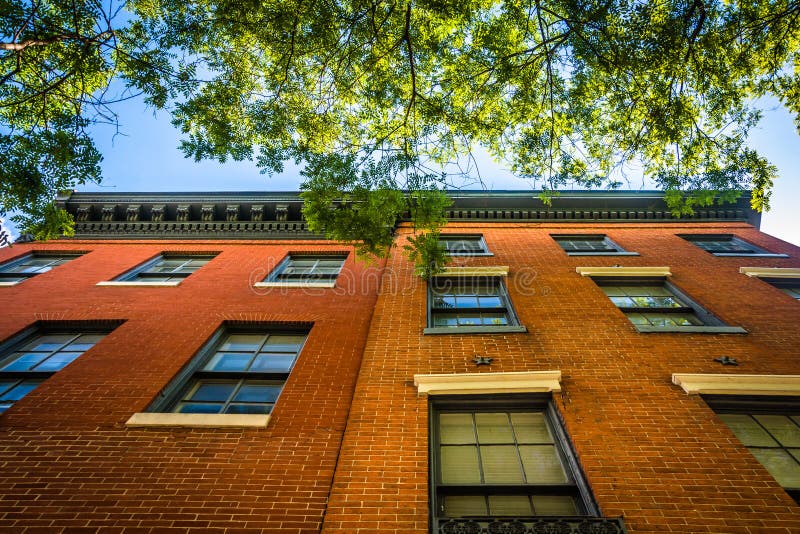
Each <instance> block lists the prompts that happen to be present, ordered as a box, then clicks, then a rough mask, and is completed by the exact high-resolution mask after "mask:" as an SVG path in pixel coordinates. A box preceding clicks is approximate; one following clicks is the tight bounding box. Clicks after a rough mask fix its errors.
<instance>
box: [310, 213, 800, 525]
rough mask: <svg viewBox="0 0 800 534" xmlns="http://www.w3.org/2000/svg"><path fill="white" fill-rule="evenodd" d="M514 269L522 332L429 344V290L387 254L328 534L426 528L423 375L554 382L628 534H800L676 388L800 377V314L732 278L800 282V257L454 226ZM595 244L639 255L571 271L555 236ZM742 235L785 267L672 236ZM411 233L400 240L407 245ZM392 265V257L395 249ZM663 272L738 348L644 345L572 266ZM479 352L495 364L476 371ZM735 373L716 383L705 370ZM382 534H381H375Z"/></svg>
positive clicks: (663, 240)
mask: <svg viewBox="0 0 800 534" xmlns="http://www.w3.org/2000/svg"><path fill="white" fill-rule="evenodd" d="M448 231H452V232H462V233H463V232H471V233H479V232H480V233H483V234H484V236H485V238H486V241H487V243H488V246H489V248H490V250H491V252H493V253H494V256H493V257H485V258H484V257H479V258H468V259H465V258H462V259H457V260H456V261H455V264H456V265H508V266H510V273H509V277H508V280H507V286H508V291H509V294H510V298H511V300H512V302H513V305H514V307H515V309H516V311H517V314H518V316H519V319H520V322H521V323H522V324H523V325H525V326H526V327H527V328H528V333H512V334H493V335H422V329H423V328H424V326H425V323H426V290H425V285H424V284H423V283H421V282H420V281H419V280H417V279H415V278H414V277H413V272H412V267H411V265H409V263H408V262H407V261H406V260H405V259H404V258H403V257H402V256H401V255H400V254H399V253H395V254H394V255H393V257H392V258H391V259H390V260H389V262H388V264H387V270H386V271H385V273H384V275H383V276H384V279H383V285H382V287H381V292H380V295H379V297H378V302H377V305H376V309H375V316H374V319H373V322H372V326H371V327H370V331H369V337H368V340H367V346H366V349H365V353H364V358H363V360H362V367H361V372H360V374H359V378H358V382H357V385H356V392H355V397H354V402H353V407H352V409H351V412H350V418H349V421H348V426H347V430H346V432H345V437H344V442H343V446H342V451H341V455H340V459H339V462H338V464H337V469H336V474H335V477H334V487H333V493H332V495H331V498H330V502H329V505H328V511H327V513H326V516H325V522H324V525H323V532H325V533H326V534H333V533H348V534H352V533H372V532H377V531H380V532H381V533H396V534H412V533H419V534H423V533H426V532H427V531H428V530H427V529H428V480H427V479H428V421H427V417H428V415H427V410H428V401H427V399H426V398H424V397H419V396H417V392H416V389H415V388H414V386H413V377H414V375H415V374H422V373H467V372H486V373H490V372H505V371H544V370H554V369H560V370H561V372H562V374H563V380H562V388H563V391H562V392H561V393H559V394H556V395H555V396H554V397H555V398H554V401H555V404H556V407H557V409H558V411H559V413H560V414H561V416H562V417H563V419H564V425H565V429H566V431H567V433H568V435H569V436H570V438H571V441H572V443H573V447H574V449H575V452H576V454H577V456H578V459H579V461H580V463H581V465H582V466H583V469H584V471H585V475H586V478H587V480H588V482H589V485H590V486H591V488H592V490H593V493H594V496H595V498H596V500H597V502H598V504H599V506H600V509H601V511H602V513H603V515H605V516H608V517H616V516H620V515H624V517H625V521H626V524H627V526H628V529H629V531H630V532H631V533H635V534H638V533H663V532H679V533H695V532H697V533H699V532H717V533H739V532H742V533H745V532H747V533H772V532H775V533H777V532H781V533H789V532H800V508H798V507H797V506H796V505H795V504H794V502H793V501H792V500H791V499H790V498H789V497H788V496H787V495H786V493H785V492H784V491H783V490H782V489H781V488H780V486H779V485H778V484H777V483H776V482H775V481H774V480H773V478H772V477H771V476H770V475H769V474H768V473H767V471H766V470H765V469H764V468H763V467H761V465H760V464H759V463H758V462H757V461H756V460H755V459H754V458H753V457H752V456H751V455H750V453H749V452H748V451H747V450H746V449H745V448H744V447H742V446H741V444H739V442H738V441H737V440H736V438H735V437H734V436H733V434H732V433H731V432H730V431H729V430H728V429H727V427H726V426H725V425H724V424H723V423H722V422H721V421H720V420H719V419H718V418H717V416H716V415H715V414H714V413H713V412H712V411H711V410H710V409H709V408H708V407H707V406H706V405H705V404H704V402H703V401H702V400H701V399H700V398H698V397H689V396H687V395H686V394H684V393H683V391H682V390H681V389H680V388H678V387H677V386H674V385H672V384H671V375H672V373H687V372H696V373H742V374H761V373H763V374H800V363H798V362H800V330H799V329H798V326H797V325H798V319H800V303H798V302H796V301H794V300H793V299H791V298H790V297H788V296H787V295H784V294H783V293H781V292H780V291H779V290H777V289H775V288H773V287H772V286H770V285H768V284H766V283H764V282H763V281H760V280H758V279H754V278H748V277H747V276H745V275H742V274H739V272H738V269H739V267H740V266H771V267H800V249H798V248H797V247H794V246H791V245H789V244H787V243H784V242H781V241H779V240H777V239H774V238H772V237H770V236H767V235H765V234H762V233H760V232H758V231H756V230H755V229H753V228H752V227H750V226H747V225H745V224H738V223H706V224H674V223H673V224H631V223H618V224H560V225H559V224H544V223H543V224H525V223H519V224H513V223H487V224H451V225H450V226H449V228H448ZM571 232H574V233H581V232H586V233H591V232H595V233H605V234H607V235H608V236H609V237H610V238H611V239H613V240H614V241H615V242H616V243H618V244H619V245H621V246H623V247H624V248H625V249H627V250H629V251H635V252H638V253H639V254H640V256H632V257H631V256H612V257H602V256H583V257H580V256H572V257H570V256H567V255H566V254H565V253H564V251H563V250H561V248H560V247H559V246H558V245H557V244H556V243H555V242H554V241H553V240H552V239H551V238H550V236H549V234H550V233H571ZM692 232H697V233H734V234H736V235H739V236H741V237H742V238H744V239H745V240H747V241H750V242H752V243H755V244H757V245H759V246H762V247H764V248H766V249H768V250H770V251H771V252H776V253H786V254H789V255H791V256H792V257H791V258H788V259H780V258H752V259H748V258H740V257H715V256H713V255H711V254H709V253H707V252H705V251H703V250H701V249H700V248H698V247H696V246H695V245H693V244H691V243H689V242H687V241H685V240H683V239H681V238H679V237H677V236H676V235H675V234H676V233H692ZM406 234H407V230H404V231H401V232H400V237H399V240H400V241H402V240H403V239H404V238H405V235H406ZM395 250H397V249H395ZM612 265H623V266H669V267H670V268H671V270H672V273H673V277H672V282H673V283H674V284H675V285H676V286H678V287H679V288H681V289H682V290H684V291H685V292H686V293H688V294H689V295H690V296H691V297H692V298H693V299H694V300H695V301H696V302H698V303H699V304H701V305H702V306H704V307H706V308H707V309H709V310H710V311H712V312H713V313H714V314H716V315H717V316H718V317H719V318H721V319H722V320H724V321H725V322H727V323H728V324H729V325H732V326H742V327H744V328H746V329H747V330H748V332H749V333H748V334H747V335H712V334H686V333H651V334H645V333H639V332H637V331H636V330H635V328H634V327H633V325H632V324H631V323H630V322H629V321H628V319H627V318H626V317H625V316H624V315H623V314H622V313H621V312H620V311H619V310H617V309H616V307H615V306H614V305H613V304H612V303H611V301H610V300H609V299H608V298H607V297H606V296H605V294H604V293H603V292H602V291H601V290H600V289H599V288H598V287H597V286H596V284H595V283H594V282H592V281H591V280H590V279H588V278H583V277H581V276H580V275H578V274H577V273H576V272H575V267H577V266H612ZM475 354H480V355H485V356H491V357H492V358H494V362H493V363H492V365H491V366H490V367H485V366H484V367H480V368H476V367H475V365H474V363H473V362H472V361H471V359H472V358H473V357H474V356H475ZM723 355H726V356H730V357H733V358H736V359H738V361H739V363H740V365H739V366H738V367H723V366H721V364H720V363H718V362H715V361H714V358H717V357H720V356H723ZM379 527H380V528H379Z"/></svg>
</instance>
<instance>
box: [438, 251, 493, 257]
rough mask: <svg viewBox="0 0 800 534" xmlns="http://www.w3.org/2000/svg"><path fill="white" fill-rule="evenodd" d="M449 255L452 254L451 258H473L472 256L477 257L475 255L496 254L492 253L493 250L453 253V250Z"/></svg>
mask: <svg viewBox="0 0 800 534" xmlns="http://www.w3.org/2000/svg"><path fill="white" fill-rule="evenodd" d="M447 255H448V256H450V257H451V258H471V257H475V256H482V257H485V256H494V254H492V253H491V252H471V253H469V254H453V253H452V252H448V253H447Z"/></svg>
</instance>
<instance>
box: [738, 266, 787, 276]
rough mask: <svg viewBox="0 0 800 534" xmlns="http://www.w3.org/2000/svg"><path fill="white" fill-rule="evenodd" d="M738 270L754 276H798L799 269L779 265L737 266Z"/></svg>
mask: <svg viewBox="0 0 800 534" xmlns="http://www.w3.org/2000/svg"><path fill="white" fill-rule="evenodd" d="M739 272H740V273H742V274H746V275H747V276H751V277H756V278H800V269H792V268H781V267H739Z"/></svg>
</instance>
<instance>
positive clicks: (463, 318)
mask: <svg viewBox="0 0 800 534" xmlns="http://www.w3.org/2000/svg"><path fill="white" fill-rule="evenodd" d="M480 324H481V315H480V314H479V313H465V314H462V315H459V316H458V325H459V326H479V325H480Z"/></svg>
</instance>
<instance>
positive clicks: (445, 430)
mask: <svg viewBox="0 0 800 534" xmlns="http://www.w3.org/2000/svg"><path fill="white" fill-rule="evenodd" d="M439 433H440V434H441V438H440V439H441V442H442V443H475V433H474V431H473V429H472V414H468V413H442V414H439Z"/></svg>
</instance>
